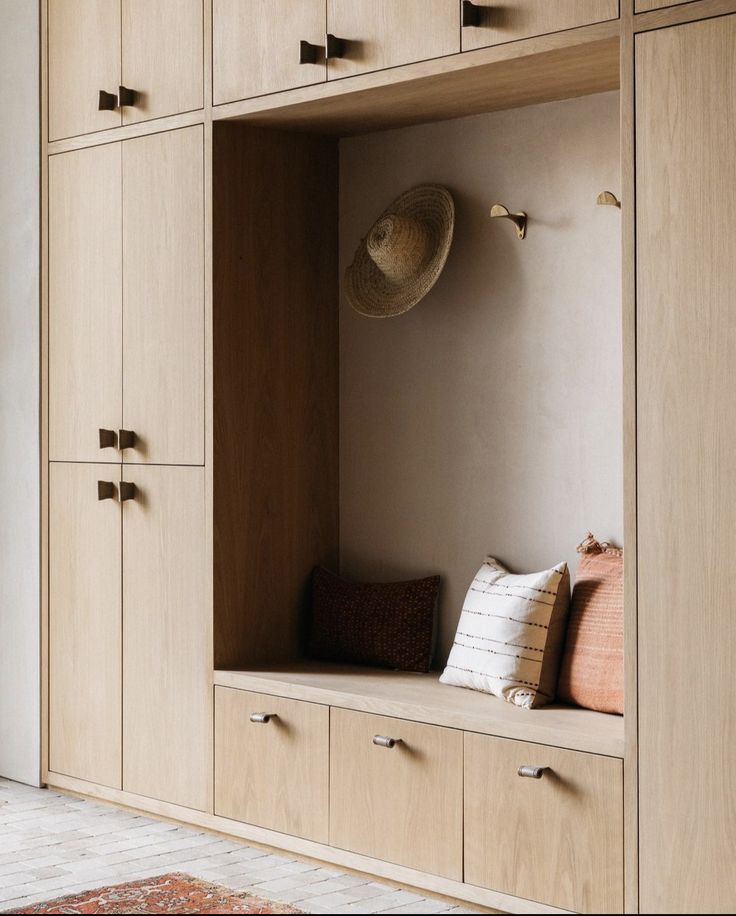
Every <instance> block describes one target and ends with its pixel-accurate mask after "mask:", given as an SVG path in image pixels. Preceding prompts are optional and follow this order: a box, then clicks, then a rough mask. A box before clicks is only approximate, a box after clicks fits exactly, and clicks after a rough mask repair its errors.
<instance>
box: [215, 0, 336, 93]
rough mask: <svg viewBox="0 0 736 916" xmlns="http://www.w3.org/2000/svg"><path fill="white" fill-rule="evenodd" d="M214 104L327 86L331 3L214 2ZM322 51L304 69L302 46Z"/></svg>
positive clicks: (282, 0)
mask: <svg viewBox="0 0 736 916" xmlns="http://www.w3.org/2000/svg"><path fill="white" fill-rule="evenodd" d="M212 16H213V25H212V28H213V70H214V73H213V82H214V103H215V105H220V104H222V103H223V102H232V101H234V100H235V99H247V98H251V97H253V96H256V95H265V94H266V93H269V92H280V91H282V90H284V89H294V88H296V87H297V86H309V85H311V84H313V83H321V82H324V80H325V79H326V78H327V71H326V68H325V56H324V43H325V0H300V2H299V3H294V2H293V0H214V4H213V11H212ZM300 41H308V42H309V43H310V44H312V45H314V46H315V47H316V48H317V49H318V50H317V51H316V58H315V60H314V62H311V63H303V64H300V63H299V43H300Z"/></svg>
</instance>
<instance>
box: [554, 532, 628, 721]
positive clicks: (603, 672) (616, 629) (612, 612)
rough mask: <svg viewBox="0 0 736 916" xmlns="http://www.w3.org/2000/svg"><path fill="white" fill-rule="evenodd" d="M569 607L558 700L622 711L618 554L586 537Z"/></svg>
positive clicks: (620, 552)
mask: <svg viewBox="0 0 736 916" xmlns="http://www.w3.org/2000/svg"><path fill="white" fill-rule="evenodd" d="M578 552H579V553H580V554H581V558H580V563H579V564H578V575H577V580H576V582H575V588H574V589H573V593H572V602H571V604H570V621H569V625H568V630H567V643H566V645H565V650H564V652H563V655H562V666H561V668H560V682H559V686H558V691H557V692H558V695H559V697H560V699H562V700H567V701H568V702H570V703H576V704H577V705H578V706H585V707H587V708H588V709H596V710H598V711H599V712H613V713H619V714H623V711H624V558H623V550H619V549H618V548H616V547H611V546H610V545H609V544H600V543H598V541H596V539H595V538H594V537H593V535H592V534H588V537H587V538H586V539H585V540H584V541H583V543H582V544H581V545H580V546H579V547H578Z"/></svg>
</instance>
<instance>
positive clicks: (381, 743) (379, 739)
mask: <svg viewBox="0 0 736 916" xmlns="http://www.w3.org/2000/svg"><path fill="white" fill-rule="evenodd" d="M373 743H374V744H375V745H376V747H388V748H391V747H395V746H396V745H397V744H400V743H401V738H388V737H386V735H374V736H373Z"/></svg>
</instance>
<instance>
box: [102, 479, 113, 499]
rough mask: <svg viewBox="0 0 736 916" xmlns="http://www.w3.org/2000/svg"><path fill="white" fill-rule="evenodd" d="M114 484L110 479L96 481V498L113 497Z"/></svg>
mask: <svg viewBox="0 0 736 916" xmlns="http://www.w3.org/2000/svg"><path fill="white" fill-rule="evenodd" d="M116 492H117V491H116V489H115V484H114V483H113V482H112V481H111V480H98V481H97V499H115V494H116Z"/></svg>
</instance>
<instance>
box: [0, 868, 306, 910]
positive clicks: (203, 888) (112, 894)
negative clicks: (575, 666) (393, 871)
mask: <svg viewBox="0 0 736 916" xmlns="http://www.w3.org/2000/svg"><path fill="white" fill-rule="evenodd" d="M7 912H10V911H9V910H8V911H7ZM12 912H13V913H60V914H65V916H66V914H74V913H203V914H206V913H301V912H302V911H301V910H295V909H294V908H293V907H290V906H286V904H282V903H271V902H270V901H268V900H264V899H263V898H262V897H254V896H252V895H251V894H246V893H238V892H236V891H231V890H229V889H228V888H226V887H221V886H220V885H219V884H210V883H208V882H207V881H199V880H198V879H197V878H192V877H191V876H190V875H183V874H180V873H178V872H175V873H172V874H170V875H158V876H157V877H155V878H145V879H144V880H143V881H129V882H127V883H125V884H113V885H111V886H109V887H99V888H97V889H95V890H92V891H85V892H84V893H82V894H71V895H70V896H68V897H58V898H57V899H56V900H50V901H49V902H48V903H36V904H34V905H33V906H29V907H26V908H25V909H22V910H13V911H12Z"/></svg>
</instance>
